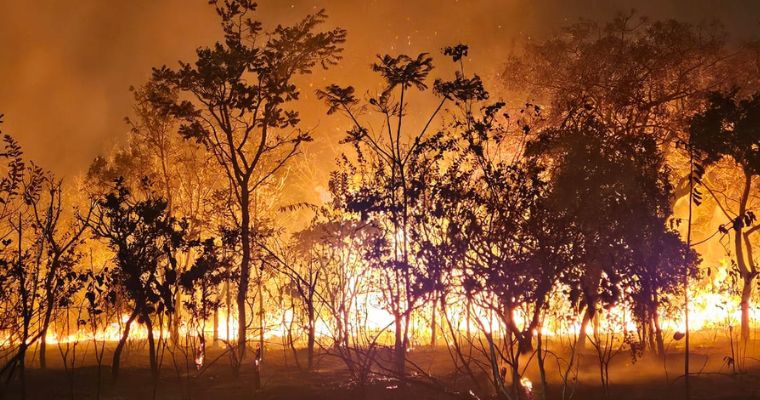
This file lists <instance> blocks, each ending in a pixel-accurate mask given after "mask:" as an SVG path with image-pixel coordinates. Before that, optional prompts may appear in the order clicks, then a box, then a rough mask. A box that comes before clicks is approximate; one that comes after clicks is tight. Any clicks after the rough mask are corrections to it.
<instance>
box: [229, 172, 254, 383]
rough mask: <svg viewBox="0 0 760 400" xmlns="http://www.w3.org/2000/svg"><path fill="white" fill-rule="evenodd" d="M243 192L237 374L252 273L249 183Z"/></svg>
mask: <svg viewBox="0 0 760 400" xmlns="http://www.w3.org/2000/svg"><path fill="white" fill-rule="evenodd" d="M241 189H242V193H241V196H240V214H241V217H240V220H241V221H240V240H241V245H242V248H243V255H242V258H241V260H240V281H239V283H238V293H237V309H238V310H237V311H238V349H237V350H238V357H237V364H238V365H236V366H234V368H235V371H233V372H234V374H235V375H236V376H237V375H238V374H239V373H240V367H241V366H242V364H243V359H244V357H245V346H246V343H247V341H246V327H247V323H246V315H245V313H246V311H245V301H246V298H247V297H248V281H249V277H250V274H251V269H250V267H251V266H250V262H251V226H250V223H251V214H250V209H249V206H250V198H249V193H248V185H247V184H246V185H241Z"/></svg>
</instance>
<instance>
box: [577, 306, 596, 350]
mask: <svg viewBox="0 0 760 400" xmlns="http://www.w3.org/2000/svg"><path fill="white" fill-rule="evenodd" d="M593 318H594V306H592V305H587V306H586V309H585V311H584V312H583V319H582V320H581V327H580V331H579V332H578V348H579V349H585V348H586V337H587V336H588V335H587V334H586V329H588V324H589V322H591V320H592V319H593Z"/></svg>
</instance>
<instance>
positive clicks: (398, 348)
mask: <svg viewBox="0 0 760 400" xmlns="http://www.w3.org/2000/svg"><path fill="white" fill-rule="evenodd" d="M394 325H395V326H394V327H395V335H396V337H395V344H394V355H393V361H394V364H395V368H394V370H395V372H396V374H398V376H400V377H401V376H404V373H405V369H406V341H405V340H404V332H403V329H404V328H403V326H402V325H403V315H398V314H397V315H395V316H394Z"/></svg>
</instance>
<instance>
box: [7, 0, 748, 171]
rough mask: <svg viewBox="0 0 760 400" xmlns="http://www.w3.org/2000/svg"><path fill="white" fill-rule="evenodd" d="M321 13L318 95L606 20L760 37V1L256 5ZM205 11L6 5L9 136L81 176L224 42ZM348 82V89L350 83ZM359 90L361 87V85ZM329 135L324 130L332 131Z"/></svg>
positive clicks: (165, 5) (98, 0) (285, 16)
mask: <svg viewBox="0 0 760 400" xmlns="http://www.w3.org/2000/svg"><path fill="white" fill-rule="evenodd" d="M319 8H326V9H327V11H328V14H329V15H330V17H331V19H330V24H331V25H338V26H341V27H344V28H346V29H348V32H349V37H348V43H347V45H346V53H345V57H346V58H345V60H344V61H343V63H342V64H341V65H340V66H339V67H338V68H336V69H334V70H333V71H331V72H329V73H327V74H324V73H318V74H317V75H315V76H313V77H310V78H309V80H308V81H309V82H311V83H312V84H313V85H314V86H321V84H322V83H327V82H331V81H337V82H338V83H341V84H348V83H351V84H355V85H357V86H359V87H363V88H364V89H366V88H368V87H369V86H370V85H371V84H363V82H361V81H362V80H363V78H364V77H366V76H368V72H367V71H368V66H369V64H370V63H371V62H372V61H373V57H374V55H375V54H377V53H398V52H405V53H412V54H413V53H417V52H420V51H429V52H431V53H437V51H438V49H440V48H441V47H442V46H444V45H448V44H453V43H456V42H465V43H468V44H469V45H470V46H471V47H472V51H471V56H472V63H471V65H472V66H473V68H475V69H477V71H478V72H480V73H481V74H482V75H484V76H486V77H487V76H493V75H494V74H495V73H496V71H498V69H499V66H500V65H501V63H502V62H503V60H504V58H505V57H506V55H507V54H508V53H509V50H510V48H511V47H512V46H513V45H514V43H516V41H519V40H528V39H533V40H535V39H536V38H540V37H542V36H545V35H546V34H547V33H549V32H551V31H554V30H556V29H558V28H559V27H560V26H561V25H563V24H566V23H569V22H572V21H574V20H576V19H577V18H579V17H585V18H590V19H602V20H607V19H609V18H610V17H612V16H613V15H614V14H615V12H616V11H626V10H630V9H631V8H635V9H637V10H638V11H639V12H640V14H643V15H648V16H650V17H654V18H663V17H675V18H678V19H681V20H686V21H694V22H698V21H700V20H703V19H705V18H712V17H717V18H719V19H721V20H722V21H723V22H724V24H725V25H726V26H727V28H728V29H729V30H731V31H732V32H733V33H734V34H735V36H736V37H754V36H757V35H758V34H760V2H759V1H754V0H732V1H717V0H659V1H657V0H645V1H624V0H607V1H605V0H566V1H563V0H530V1H528V0H458V1H457V0H439V1H435V0H417V1H414V0H388V1H377V0H367V1H360V0H356V1H349V0H292V1H267V0H262V1H260V17H261V19H262V20H263V21H264V22H265V25H268V26H271V25H272V24H276V23H280V22H281V23H288V22H292V21H293V20H295V19H297V18H300V17H302V16H303V15H305V14H306V13H308V12H311V11H313V10H315V9H319ZM218 31H219V30H218V25H217V23H216V16H215V14H214V12H213V9H212V8H211V7H210V6H208V5H207V4H206V1H204V0H131V1H104V0H72V1H60V0H44V1H35V2H29V1H20V0H18V1H15V2H13V3H12V4H4V5H2V6H0V77H2V83H1V84H0V113H3V114H5V118H4V120H5V124H3V131H4V132H6V133H10V134H12V135H14V136H15V137H16V138H18V139H19V140H20V141H21V143H22V145H23V146H24V148H25V150H26V152H27V154H28V155H29V157H31V158H32V159H34V160H36V161H38V162H39V163H40V164H42V165H43V166H44V167H46V168H51V169H53V170H54V171H55V172H57V173H59V174H68V175H71V174H75V173H78V172H81V171H82V170H83V169H84V168H86V167H87V165H88V164H89V162H90V160H91V159H92V158H93V157H94V156H95V155H96V154H98V153H103V152H105V151H107V150H108V149H109V148H110V147H111V146H113V144H114V143H116V142H117V141H118V140H119V139H120V138H122V137H124V135H125V133H126V131H127V129H126V126H125V124H124V122H123V118H124V117H125V116H127V115H128V114H129V112H130V101H131V96H130V93H129V91H128V87H129V86H130V85H139V84H141V83H143V82H144V81H145V80H146V79H147V78H148V77H149V74H150V69H151V67H154V66H160V65H162V64H169V65H176V60H178V59H184V60H190V59H191V57H192V54H193V51H194V49H195V48H196V47H198V46H200V45H206V44H210V43H212V42H213V41H214V40H215V39H216V38H217V37H218ZM351 77H353V79H350V78H351ZM357 81H358V82H357ZM312 93H313V90H312V88H308V87H304V94H305V95H307V96H306V97H307V99H306V102H305V103H304V105H303V106H304V109H305V112H304V115H303V117H304V118H303V120H304V125H305V126H306V127H309V128H314V129H315V135H314V136H315V138H316V139H317V140H316V144H315V145H316V146H328V145H329V146H332V145H334V136H330V135H329V134H324V135H320V130H323V131H325V130H331V131H333V132H334V131H336V124H337V123H339V121H336V120H334V119H328V118H327V117H326V116H324V109H323V108H321V105H320V106H317V105H316V103H313V102H312V101H313V100H312V99H313V96H311V94H312ZM328 127H329V128H328Z"/></svg>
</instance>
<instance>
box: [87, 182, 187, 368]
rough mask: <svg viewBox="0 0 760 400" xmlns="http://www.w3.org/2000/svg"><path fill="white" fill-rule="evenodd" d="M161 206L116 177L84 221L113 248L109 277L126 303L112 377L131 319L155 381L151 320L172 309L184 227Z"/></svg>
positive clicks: (164, 203) (158, 199)
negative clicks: (140, 330) (141, 332)
mask: <svg viewBox="0 0 760 400" xmlns="http://www.w3.org/2000/svg"><path fill="white" fill-rule="evenodd" d="M166 206H167V205H166V201H165V200H164V199H161V198H147V199H144V200H139V199H137V198H136V197H135V196H133V195H132V194H131V192H130V191H129V189H127V188H126V187H125V186H124V183H123V181H122V180H120V179H117V180H116V182H115V186H114V188H113V190H112V191H111V192H109V193H107V194H105V195H103V196H101V197H100V198H98V199H97V202H96V206H95V209H94V211H93V214H92V220H91V221H89V222H88V226H89V227H90V229H91V230H92V232H93V234H94V235H95V237H97V238H100V239H104V240H105V241H106V243H107V244H108V246H109V247H110V249H111V250H112V251H113V253H114V259H113V261H114V269H113V270H112V271H111V273H112V274H113V280H114V282H115V284H116V285H119V286H121V287H122V289H123V293H124V295H125V296H127V299H126V300H127V301H129V303H130V306H131V312H130V316H129V318H128V320H127V321H126V324H125V326H124V332H123V334H122V337H121V339H120V340H119V343H118V345H117V346H116V349H115V350H114V356H113V365H112V373H113V376H114V378H116V377H117V376H118V373H119V361H120V357H121V352H122V350H123V348H124V345H125V343H126V340H127V338H128V337H129V331H130V327H131V325H132V323H133V322H134V321H135V320H137V321H138V322H140V323H143V324H145V326H146V329H147V335H148V350H149V353H150V354H149V356H150V366H151V371H152V374H153V378H154V380H155V379H157V378H158V369H159V365H158V356H159V354H158V352H157V350H156V341H155V338H154V335H153V327H154V325H153V319H152V318H153V317H154V316H159V315H161V314H163V313H167V314H171V313H172V312H173V310H174V307H175V304H174V296H173V292H172V286H173V285H176V283H177V271H176V266H177V260H176V253H177V252H178V250H179V249H180V246H181V245H183V242H184V232H183V229H184V226H183V224H180V223H178V222H177V221H175V220H174V218H173V217H171V216H169V215H168V214H167V212H166ZM159 326H160V325H159Z"/></svg>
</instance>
